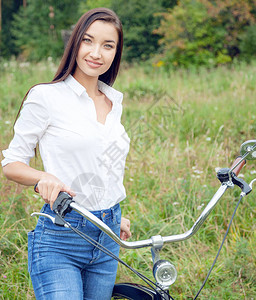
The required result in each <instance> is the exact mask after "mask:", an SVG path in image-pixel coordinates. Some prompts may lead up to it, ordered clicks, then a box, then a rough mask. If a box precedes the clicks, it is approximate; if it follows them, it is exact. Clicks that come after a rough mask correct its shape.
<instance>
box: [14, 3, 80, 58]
mask: <svg viewBox="0 0 256 300" xmlns="http://www.w3.org/2000/svg"><path fill="white" fill-rule="evenodd" d="M77 5H78V1H73V0H66V1H65V3H64V2H62V1H58V2H56V1H53V0H47V1H44V0H38V1H33V0H29V1H28V5H27V7H21V8H20V10H19V12H18V13H17V14H15V15H14V21H13V23H12V34H13V36H14V38H15V40H14V43H15V45H16V47H18V48H19V49H20V51H21V54H22V55H23V56H24V58H26V59H31V60H41V59H43V58H46V57H49V56H50V57H53V58H56V57H59V56H60V55H61V54H62V52H63V42H62V39H61V30H62V29H64V28H67V27H68V26H70V25H71V24H73V22H74V20H75V19H76V17H77Z"/></svg>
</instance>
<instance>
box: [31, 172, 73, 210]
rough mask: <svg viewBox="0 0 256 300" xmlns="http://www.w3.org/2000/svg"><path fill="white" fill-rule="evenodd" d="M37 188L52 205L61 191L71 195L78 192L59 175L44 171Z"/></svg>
mask: <svg viewBox="0 0 256 300" xmlns="http://www.w3.org/2000/svg"><path fill="white" fill-rule="evenodd" d="M37 190H38V192H39V193H40V195H41V196H42V198H43V199H44V201H45V202H46V203H49V204H50V206H51V209H52V205H53V203H54V201H55V200H56V198H57V197H58V195H59V192H66V193H68V194H69V195H70V196H71V197H74V196H75V195H76V194H75V192H74V191H73V190H71V188H70V187H68V186H67V185H65V184H64V183H62V182H61V181H60V180H59V179H58V178H57V177H55V176H54V175H51V174H49V173H44V174H43V176H42V178H41V180H39V182H38V184H37Z"/></svg>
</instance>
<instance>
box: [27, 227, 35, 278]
mask: <svg viewBox="0 0 256 300" xmlns="http://www.w3.org/2000/svg"><path fill="white" fill-rule="evenodd" d="M34 239H35V231H34V230H32V231H30V232H28V272H29V273H30V272H31V267H32V259H33V248H34Z"/></svg>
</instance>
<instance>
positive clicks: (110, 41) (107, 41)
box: [84, 33, 116, 44]
mask: <svg viewBox="0 0 256 300" xmlns="http://www.w3.org/2000/svg"><path fill="white" fill-rule="evenodd" d="M84 35H87V36H88V37H90V38H91V39H94V37H93V36H92V35H90V34H89V33H85V34H84ZM104 42H105V43H114V44H115V43H116V42H115V41H114V40H105V41H104Z"/></svg>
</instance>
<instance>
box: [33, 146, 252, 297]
mask: <svg viewBox="0 0 256 300" xmlns="http://www.w3.org/2000/svg"><path fill="white" fill-rule="evenodd" d="M240 154H241V156H239V157H238V158H237V159H236V160H235V161H234V163H233V165H232V167H231V168H223V169H220V170H219V171H218V172H217V178H218V179H219V180H220V182H221V186H220V187H219V189H218V190H217V192H216V193H215V194H214V196H213V197H212V199H211V200H210V201H209V203H208V205H207V206H206V207H205V209H204V210H203V212H202V213H201V215H200V216H199V217H198V219H197V220H196V222H195V223H194V225H193V226H192V227H191V228H190V229H189V230H188V231H186V232H185V233H181V234H177V235H171V236H165V237H162V236H160V235H156V236H152V237H151V238H150V239H147V240H140V241H133V242H128V241H123V240H121V239H120V238H119V237H118V236H117V235H116V234H115V233H114V232H113V231H112V230H111V229H110V228H109V227H108V226H107V225H106V224H105V223H103V222H102V221H101V220H100V219H98V218H97V217H95V216H94V215H93V214H92V213H90V212H89V211H88V210H87V209H85V208H84V207H82V206H80V205H79V204H77V203H76V202H75V201H74V200H73V199H72V198H71V197H70V195H68V194H67V193H65V192H61V193H60V194H59V196H58V198H57V199H56V201H55V202H54V205H53V211H54V212H55V213H56V217H52V216H50V215H48V214H45V213H38V212H35V213H32V214H31V216H37V215H39V216H40V215H41V216H44V217H47V218H49V219H50V220H51V221H52V222H53V223H54V224H56V225H58V226H65V227H69V228H71V229H72V230H73V231H75V232H76V233H77V234H79V235H80V236H81V237H83V238H85V239H86V240H87V241H89V242H91V243H93V245H95V246H97V247H98V248H100V249H101V250H102V251H103V252H105V253H107V254H108V255H110V256H112V257H113V258H114V259H117V260H118V261H119V262H120V263H122V264H124V265H125V266H127V267H128V268H129V269H131V270H132V271H133V272H135V273H136V274H137V275H138V276H139V277H140V278H141V279H143V280H144V281H145V282H146V283H147V284H148V285H149V286H150V287H146V286H143V285H141V284H134V283H118V284H115V286H114V289H113V295H112V296H113V297H114V299H131V300H142V299H143V300H150V299H152V300H160V299H165V300H166V299H173V298H172V297H171V296H170V295H169V287H170V286H171V285H172V284H173V283H174V282H175V280H176V278H177V271H176V269H175V267H174V265H173V264H171V263H170V262H169V261H167V260H163V259H160V251H161V249H162V247H163V245H164V244H165V243H172V242H179V241H184V240H187V239H189V238H191V237H192V236H193V235H194V234H195V233H196V232H197V231H198V230H199V228H200V227H201V226H202V224H203V223H204V221H205V220H206V218H207V217H208V216H209V214H210V213H211V211H212V210H213V209H214V207H215V206H216V204H217V203H218V201H219V200H220V198H221V197H222V196H223V194H224V193H225V192H226V190H227V189H228V188H231V187H234V185H237V186H239V187H240V188H241V190H242V192H241V194H240V200H239V201H238V203H237V205H236V208H235V210H234V213H233V215H232V217H231V221H230V223H229V226H228V228H227V231H226V234H225V236H224V239H223V242H222V244H221V246H220V248H219V251H218V253H217V255H216V257H215V260H214V262H213V264H212V267H211V268H210V270H209V272H208V274H207V276H206V279H205V280H204V282H203V284H202V286H201V288H200V289H199V291H198V293H197V295H196V296H195V298H194V299H196V298H197V297H198V296H199V294H200V292H201V290H202V289H203V287H204V285H205V283H206V281H207V279H208V278H209V276H210V273H211V271H212V269H213V266H214V264H215V262H216V260H217V258H218V256H219V253H220V250H221V248H222V246H223V243H224V241H225V239H226V236H227V234H228V231H229V228H230V226H231V223H232V220H233V218H234V215H235V213H236V210H237V208H238V206H239V204H240V202H241V200H242V198H243V197H244V196H246V195H248V194H249V193H250V192H251V191H252V185H253V183H254V182H255V181H256V178H255V179H253V180H252V181H251V182H250V184H247V183H246V182H245V181H244V180H243V179H241V178H238V177H237V176H238V174H239V172H240V170H241V169H242V167H243V166H244V165H245V163H246V161H245V158H246V159H247V160H253V159H256V140H249V141H246V142H244V143H243V144H242V145H241V147H240ZM72 209H73V210H75V211H76V212H78V213H79V214H81V215H82V216H83V217H85V218H86V219H87V220H89V221H90V222H92V223H93V224H94V225H96V226H97V227H98V228H100V229H101V230H102V231H103V232H105V233H106V234H108V235H109V236H110V237H111V238H112V239H113V240H114V241H115V242H116V243H118V244H119V245H120V246H121V247H123V248H126V249H138V248H142V247H151V253H152V259H153V276H154V278H155V280H156V282H153V281H151V280H149V279H148V278H146V277H145V276H144V275H142V274H141V273H139V272H137V271H135V270H134V269H132V268H131V267H130V266H128V265H127V264H126V263H125V262H123V261H122V260H121V259H119V258H118V257H115V256H113V254H111V252H110V251H109V250H107V249H105V248H102V246H101V245H100V244H98V243H97V242H95V241H93V240H90V238H89V237H88V236H85V235H83V234H82V233H80V232H79V231H78V230H77V229H75V228H73V227H72V226H71V225H70V224H69V223H68V222H66V221H65V219H64V217H65V214H66V213H68V212H70V211H71V210H72Z"/></svg>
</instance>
